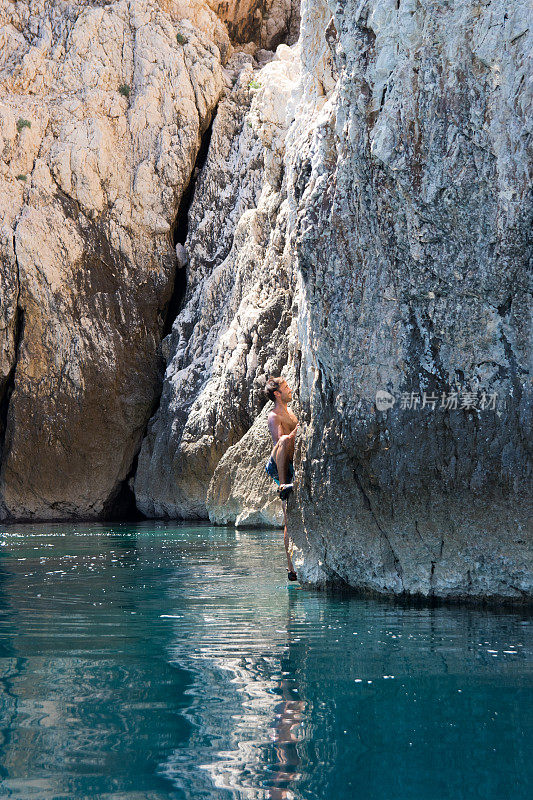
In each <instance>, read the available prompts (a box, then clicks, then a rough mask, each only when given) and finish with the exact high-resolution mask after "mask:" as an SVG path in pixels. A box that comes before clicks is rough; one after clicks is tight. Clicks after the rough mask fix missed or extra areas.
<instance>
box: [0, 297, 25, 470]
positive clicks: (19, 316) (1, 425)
mask: <svg viewBox="0 0 533 800" xmlns="http://www.w3.org/2000/svg"><path fill="white" fill-rule="evenodd" d="M23 330H24V310H23V309H22V308H20V306H17V310H16V316H15V327H14V339H15V360H14V362H13V366H12V367H11V369H10V370H9V375H8V376H7V378H6V382H5V384H4V393H3V395H2V398H1V400H0V457H2V459H3V455H4V444H5V438H6V429H7V417H8V412H9V403H10V400H11V395H12V394H13V389H14V386H15V370H16V368H17V363H18V354H19V348H20V342H21V341H22V333H23Z"/></svg>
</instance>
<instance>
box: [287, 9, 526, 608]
mask: <svg viewBox="0 0 533 800" xmlns="http://www.w3.org/2000/svg"><path fill="white" fill-rule="evenodd" d="M316 6H317V4H315V3H313V4H311V3H309V4H307V5H306V6H305V7H304V9H303V12H302V17H303V22H302V28H303V29H304V30H305V29H306V28H307V29H308V30H309V28H312V27H313V24H312V20H313V18H314V16H313V15H314V13H315V12H316ZM322 7H323V8H324V9H325V8H328V9H329V12H330V13H331V19H330V21H329V23H328V26H327V27H325V28H322V35H323V37H324V39H323V45H322V46H323V52H325V48H324V44H325V43H327V45H328V47H329V50H330V53H331V55H332V57H333V71H334V75H335V80H336V83H335V88H334V89H333V91H332V92H331V93H329V94H328V100H327V103H326V104H325V105H324V107H323V109H322V111H321V119H320V122H319V124H318V125H317V127H316V129H315V130H314V131H313V132H312V133H311V135H310V136H309V137H308V147H307V150H306V151H305V150H304V148H302V147H301V146H299V147H298V148H294V149H292V150H291V145H290V143H289V139H290V134H289V137H288V140H287V141H288V144H287V153H288V157H289V159H290V161H291V166H290V167H289V169H290V170H292V173H291V174H292V175H293V179H292V180H289V181H288V186H289V194H290V197H291V198H292V202H293V203H294V207H295V208H296V209H297V211H296V216H295V218H294V223H295V245H294V246H295V253H296V258H297V263H298V280H297V285H296V287H295V291H296V294H297V295H298V297H299V301H300V308H299V315H298V320H297V329H298V337H299V340H300V342H301V346H302V359H303V363H302V368H301V370H300V387H299V396H300V403H301V408H302V413H303V418H304V421H305V423H306V425H305V427H304V429H303V431H302V434H301V435H300V439H299V442H298V454H299V455H298V457H297V481H298V492H297V497H296V501H297V509H298V510H297V511H295V512H294V517H295V518H296V519H297V521H296V522H295V525H294V527H293V535H294V539H295V543H296V555H295V558H296V560H295V563H296V564H297V565H298V570H299V574H300V575H301V576H302V578H303V579H304V580H308V581H310V582H319V583H321V582H327V581H334V582H346V583H348V584H350V585H352V586H357V587H359V588H366V589H369V590H375V591H379V592H382V591H383V592H395V593H402V592H409V593H421V594H423V595H430V594H434V595H440V596H456V597H460V596H474V597H483V596H487V595H493V596H505V597H512V598H515V599H518V600H520V599H523V598H525V597H527V596H529V597H530V596H531V589H532V586H531V516H530V514H531V460H530V450H529V447H530V443H531V429H530V425H531V382H530V375H529V372H528V341H529V337H530V334H531V327H530V324H531V320H530V309H531V304H530V303H531V299H530V297H529V296H528V266H529V264H530V259H531V240H530V238H528V237H529V236H530V224H531V212H532V206H531V198H530V195H529V194H528V192H529V190H528V186H529V182H528V163H530V162H529V161H528V154H527V151H526V145H527V142H528V136H527V119H526V108H527V104H528V99H529V101H530V99H531V98H530V93H529V90H528V80H527V75H528V60H527V59H528V53H530V52H531V32H530V31H529V30H528V22H527V13H526V6H525V4H522V3H518V2H517V3H513V4H512V7H511V8H509V4H506V3H498V2H496V3H488V4H483V5H480V4H478V3H464V2H450V3H446V4H442V3H432V2H427V3H417V2H410V1H409V0H402V2H399V3H396V2H392V0H391V1H390V2H387V1H386V0H385V1H381V2H363V3H358V4H341V3H337V4H336V3H331V4H329V5H328V6H327V7H326V5H325V4H324V5H323V6H322ZM317 39H318V37H317ZM315 41H316V40H315ZM316 52H317V53H318V52H319V47H318V46H317V48H316ZM530 66H531V65H530V64H529V69H530ZM315 74H316V72H315ZM311 79H312V76H310V77H309V80H311ZM304 80H305V79H304ZM302 175H305V176H306V180H305V182H304V181H301V180H300V176H302ZM378 390H386V391H388V392H389V393H390V394H391V395H392V396H393V398H395V403H394V405H393V406H392V407H391V408H389V409H388V410H383V411H379V410H377V408H376V404H375V397H376V392H377V391H378ZM454 391H455V392H457V394H458V407H457V409H454V408H453V406H452V407H451V408H446V407H441V405H442V402H443V401H442V396H443V394H444V395H445V397H446V400H445V401H444V405H446V403H449V397H450V394H451V393H452V392H454ZM467 392H471V393H473V394H472V395H467V394H466V393H467ZM411 393H413V394H411ZM424 393H425V397H426V405H425V407H424V408H422V405H423V403H424ZM484 394H485V401H483V395H484ZM493 394H495V395H496V397H497V400H496V407H495V408H494V410H492V409H491V406H490V400H489V398H490V397H491V396H492V395H493ZM430 397H436V398H437V399H436V403H435V404H434V405H435V407H432V405H431V403H430V401H429V400H428V398H430ZM474 397H475V405H474V406H470V407H469V406H468V405H464V407H461V406H463V404H464V403H465V399H466V401H467V402H468V400H469V399H470V401H472V400H473V398H474ZM417 398H420V400H419V404H418V405H417ZM483 403H484V407H483ZM409 404H410V405H411V406H413V407H411V408H410V407H409ZM413 404H414V405H413Z"/></svg>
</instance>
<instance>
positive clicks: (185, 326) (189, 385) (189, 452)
mask: <svg viewBox="0 0 533 800" xmlns="http://www.w3.org/2000/svg"><path fill="white" fill-rule="evenodd" d="M235 58H236V60H235V61H234V62H232V63H231V64H230V65H228V67H229V68H231V69H233V70H234V73H235V85H234V87H233V89H232V91H231V93H229V95H228V96H227V97H226V98H225V99H224V100H223V101H222V102H221V103H220V105H219V108H218V111H217V115H216V118H215V121H214V123H213V132H212V136H211V144H210V149H209V155H208V158H207V162H206V164H205V167H204V169H203V170H202V172H201V174H200V176H199V179H198V185H197V187H196V192H195V196H194V200H193V203H192V205H191V209H190V214H189V229H190V231H191V233H190V235H189V237H188V238H187V241H186V242H185V247H186V250H187V251H188V253H189V257H190V261H189V265H188V268H187V292H186V296H185V300H184V306H183V309H182V311H181V312H180V314H179V315H178V317H177V319H176V320H175V322H174V325H173V329H172V332H171V334H169V336H167V337H166V338H165V339H164V341H163V347H164V351H165V354H166V355H167V357H168V367H167V370H166V373H165V381H164V386H163V393H162V396H161V402H160V406H159V409H158V411H157V413H156V415H155V416H154V418H153V419H152V420H151V422H150V425H149V428H148V433H147V436H146V438H145V439H144V441H143V445H142V448H141V452H140V454H139V460H138V468H137V472H136V476H135V482H134V491H135V497H136V502H137V506H138V508H139V509H140V510H141V511H142V512H143V513H144V514H146V515H148V516H168V517H185V518H188V517H194V516H198V517H204V518H205V517H207V515H208V511H207V507H206V495H207V491H208V488H209V483H210V480H211V478H212V476H213V473H214V471H215V468H216V466H217V464H218V462H219V461H220V458H221V457H222V456H223V454H224V453H225V451H226V450H227V449H228V448H229V447H230V446H231V445H234V444H235V443H236V442H238V441H239V440H240V439H241V438H242V437H243V436H244V434H245V433H246V432H247V431H248V429H249V428H250V427H251V426H252V423H253V421H254V419H255V417H256V416H257V414H258V413H259V411H260V410H261V408H262V407H263V406H264V404H265V401H264V398H263V397H262V393H261V388H262V387H261V385H260V383H258V379H259V378H262V377H264V374H265V373H266V372H274V373H277V372H279V370H280V369H281V367H282V365H283V364H284V363H285V362H286V361H287V342H286V340H285V331H286V329H287V327H288V324H289V321H290V313H291V311H290V306H291V296H290V291H289V274H290V269H289V268H290V264H289V261H288V254H287V253H286V251H285V234H284V231H285V225H286V219H287V206H286V203H282V202H281V198H282V193H281V184H282V179H283V152H284V150H283V140H284V135H285V131H286V128H287V113H288V104H287V99H288V96H289V95H290V91H291V89H292V86H293V80H294V76H295V75H296V73H297V59H296V57H295V55H294V53H293V52H292V51H291V50H290V49H289V48H288V47H287V46H285V45H280V46H279V47H278V51H277V57H276V59H274V60H272V61H270V62H269V63H268V64H267V65H266V66H265V67H263V69H262V71H261V73H260V74H261V85H260V86H258V85H256V84H253V86H252V87H250V85H249V84H250V82H251V81H252V79H253V78H254V72H253V69H252V66H251V61H252V59H251V57H250V56H246V55H244V54H238V55H236V57H235ZM219 518H220V516H219ZM226 518H228V517H227V515H226Z"/></svg>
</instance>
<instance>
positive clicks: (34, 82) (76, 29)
mask: <svg viewBox="0 0 533 800" xmlns="http://www.w3.org/2000/svg"><path fill="white" fill-rule="evenodd" d="M189 5H190V4H189ZM194 8H195V9H196V11H197V15H196V17H192V21H191V19H182V18H181V15H180V13H179V9H177V8H176V7H175V6H172V5H169V6H168V7H165V6H163V5H160V4H159V3H158V2H156V0H134V1H132V2H126V0H120V2H111V3H107V4H105V5H103V4H98V3H95V4H92V3H90V2H79V3H66V2H61V0H54V1H53V2H49V3H47V4H43V3H41V2H37V0H35V1H34V0H30V2H27V3H16V4H15V3H12V2H8V0H2V2H1V3H0V42H1V55H0V85H1V89H0V248H1V259H2V269H1V279H0V289H1V291H2V294H1V299H0V310H1V313H2V323H1V324H2V329H1V336H2V349H1V352H0V359H1V361H0V392H1V395H0V397H1V403H0V409H1V415H0V416H1V427H0V432H1V441H0V446H1V450H2V465H1V474H0V516H1V517H2V518H12V517H17V518H19V519H20V518H33V519H39V518H65V517H72V516H82V517H83V516H98V515H100V514H105V513H106V510H107V509H108V508H109V507H110V505H111V504H112V502H113V500H114V499H115V498H116V496H117V494H118V493H119V491H120V489H121V485H122V482H123V481H124V479H125V478H126V476H127V474H128V472H129V470H130V468H131V465H132V462H133V459H134V456H135V454H136V453H137V451H138V448H139V445H140V441H141V438H142V435H143V432H144V430H145V426H146V422H147V420H148V419H149V417H150V414H151V413H153V410H154V405H155V403H156V402H157V399H158V393H159V391H160V386H161V377H162V375H161V372H162V367H163V364H161V363H160V359H159V357H158V347H159V344H160V338H161V333H162V328H163V324H164V316H165V310H166V306H167V304H168V302H169V299H170V296H171V293H172V283H173V278H174V271H175V263H176V256H175V253H174V249H173V246H172V241H171V238H170V231H171V226H172V224H173V222H174V217H175V215H176V211H177V208H178V203H179V199H180V197H181V195H182V193H183V190H184V187H185V186H186V185H187V183H188V181H189V177H190V174H191V170H192V168H193V165H194V160H195V157H196V153H197V151H198V147H199V145H200V140H201V134H202V133H203V131H204V130H205V129H206V128H207V126H208V125H209V122H210V119H211V116H212V113H213V110H214V108H215V106H216V103H217V102H218V99H219V97H220V94H221V92H222V89H223V86H224V84H225V81H224V74H223V67H222V64H223V62H224V60H225V59H226V58H227V57H228V56H229V54H230V51H231V45H230V41H229V37H228V34H227V31H226V29H225V27H224V25H223V23H222V22H221V20H220V19H219V18H218V17H217V16H216V15H215V14H214V13H213V11H212V10H211V9H210V8H209V7H208V6H207V5H206V4H205V3H204V4H202V3H200V2H197V3H196V4H195V6H194ZM178 33H182V35H183V34H185V35H186V39H187V41H186V42H185V43H183V42H181V43H180V42H178V40H177V34H178ZM121 86H122V87H123V88H122V93H121V92H120V91H119V89H120V87H121ZM128 94H129V97H128V96H127V95H128Z"/></svg>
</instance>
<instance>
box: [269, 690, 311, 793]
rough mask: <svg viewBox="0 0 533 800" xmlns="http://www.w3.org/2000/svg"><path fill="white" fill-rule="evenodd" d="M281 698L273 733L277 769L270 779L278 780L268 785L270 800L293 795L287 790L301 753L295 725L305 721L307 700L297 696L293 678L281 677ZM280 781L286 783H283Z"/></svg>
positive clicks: (295, 776)
mask: <svg viewBox="0 0 533 800" xmlns="http://www.w3.org/2000/svg"><path fill="white" fill-rule="evenodd" d="M280 689H281V696H282V698H283V700H282V702H281V703H279V704H278V705H277V706H276V708H275V712H276V724H275V734H274V737H275V738H274V742H273V747H274V752H275V754H276V761H277V764H278V769H277V770H276V772H275V773H274V774H273V776H272V778H271V779H270V780H269V783H272V784H277V785H274V786H269V788H268V794H267V797H268V798H269V800H284V798H288V797H292V795H290V794H288V789H289V788H290V784H291V782H292V781H294V780H297V779H298V778H299V777H300V776H299V775H298V772H297V769H298V767H299V766H300V756H299V755H298V750H297V749H296V744H297V742H298V736H297V735H296V730H295V729H296V728H297V727H298V725H299V724H300V722H301V721H302V712H303V711H304V707H305V703H304V702H303V701H302V700H296V699H293V698H294V690H295V686H294V680H282V681H281V682H280ZM280 784H285V787H283V786H282V785H280Z"/></svg>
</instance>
